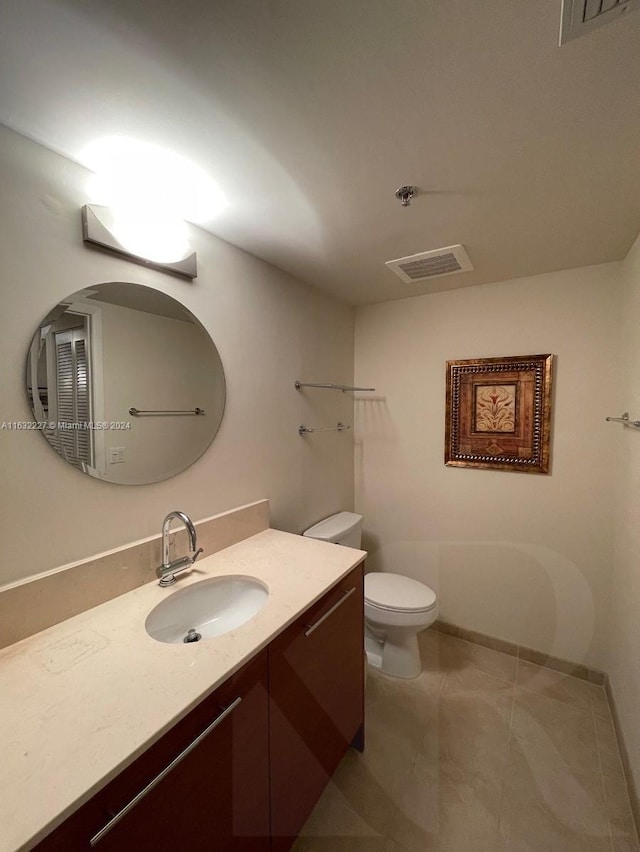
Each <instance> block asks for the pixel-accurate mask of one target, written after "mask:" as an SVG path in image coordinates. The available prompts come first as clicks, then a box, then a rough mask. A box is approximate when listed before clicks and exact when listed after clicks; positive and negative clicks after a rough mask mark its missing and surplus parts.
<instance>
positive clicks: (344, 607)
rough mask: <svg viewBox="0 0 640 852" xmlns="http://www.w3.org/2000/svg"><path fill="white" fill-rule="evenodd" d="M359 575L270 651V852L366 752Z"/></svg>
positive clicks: (284, 844) (277, 851)
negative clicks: (352, 749) (347, 758)
mask: <svg viewBox="0 0 640 852" xmlns="http://www.w3.org/2000/svg"><path fill="white" fill-rule="evenodd" d="M363 617H364V607H363V569H362V566H359V567H358V568H356V569H354V570H353V571H352V572H351V573H350V574H348V575H347V576H346V577H345V578H344V579H343V580H342V581H341V582H340V583H338V585H337V586H335V587H334V588H333V589H331V591H330V592H328V593H327V594H326V595H325V596H324V597H323V598H322V599H321V600H320V601H318V603H316V604H315V605H314V606H312V607H311V608H310V609H309V610H307V611H306V612H305V613H304V615H302V616H301V617H300V618H299V619H297V621H295V622H294V623H293V624H292V625H291V626H290V627H289V628H287V630H285V631H284V632H283V633H282V634H281V635H280V636H278V637H276V639H274V640H273V642H272V643H271V644H270V646H269V717H270V718H269V738H270V779H271V780H270V786H271V834H272V843H271V849H272V852H284V851H285V850H288V849H289V848H290V847H291V845H292V843H293V841H294V839H295V838H296V836H297V835H298V833H299V831H300V829H301V828H302V825H303V824H304V822H305V821H306V819H307V817H308V816H309V814H310V813H311V810H312V809H313V806H314V805H315V803H316V802H317V800H318V798H319V797H320V794H321V793H322V791H323V789H324V787H325V785H326V784H327V782H328V780H329V778H330V777H331V775H332V774H333V772H334V771H335V769H336V767H337V765H338V763H339V762H340V760H341V759H342V757H343V756H344V754H345V752H346V751H347V749H348V748H349V745H351V744H353V745H355V746H356V747H358V748H360V749H362V748H363V746H364V741H363V737H364V727H363V726H364V674H363V673H364V640H363Z"/></svg>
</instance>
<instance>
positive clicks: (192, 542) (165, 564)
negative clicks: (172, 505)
mask: <svg viewBox="0 0 640 852" xmlns="http://www.w3.org/2000/svg"><path fill="white" fill-rule="evenodd" d="M174 518H178V520H180V521H182V523H183V524H184V525H185V527H186V528H187V533H188V534H189V547H190V549H191V552H190V553H188V554H187V555H186V556H182V557H181V558H180V559H174V560H173V562H170V561H169V527H170V526H171V521H172V520H173V519H174ZM196 548H197V549H196ZM201 553H202V548H201V547H198V542H197V539H196V528H195V527H194V526H193V523H192V522H191V519H190V518H189V516H188V515H185V513H184V512H177V511H176V512H169V514H168V515H167V517H166V518H165V519H164V521H163V522H162V565H159V566H158V567H157V568H156V575H157V576H158V577H160V583H159V585H160V586H163V587H164V586H172V585H173V584H174V583H175V581H176V578H175V575H176V574H177V573H178V572H179V571H184V570H185V569H187V568H190V567H191V566H192V565H193V563H194V562H195V561H196V559H197V558H198V556H200V554H201Z"/></svg>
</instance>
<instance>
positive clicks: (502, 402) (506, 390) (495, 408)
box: [474, 385, 517, 432]
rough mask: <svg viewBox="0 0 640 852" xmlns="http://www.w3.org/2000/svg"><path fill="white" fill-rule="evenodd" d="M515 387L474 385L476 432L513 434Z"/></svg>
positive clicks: (514, 426)
mask: <svg viewBox="0 0 640 852" xmlns="http://www.w3.org/2000/svg"><path fill="white" fill-rule="evenodd" d="M516 388H517V385H475V387H474V391H475V405H474V417H475V424H474V429H475V431H476V432H515V428H516Z"/></svg>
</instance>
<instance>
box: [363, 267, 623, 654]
mask: <svg viewBox="0 0 640 852" xmlns="http://www.w3.org/2000/svg"><path fill="white" fill-rule="evenodd" d="M620 277H621V272H620V264H607V265H603V266H597V267H590V268H583V269H575V270H570V271H566V272H558V273H554V274H549V275H541V276H536V277H533V278H527V279H520V280H516V281H506V282H503V283H498V284H489V285H484V286H482V287H474V288H470V289H463V290H454V291H450V292H445V293H437V294H432V295H428V296H421V297H417V298H412V299H404V300H401V301H396V302H389V303H386V304H380V305H372V306H367V307H363V308H361V309H358V310H357V313H356V370H355V381H356V383H358V384H362V383H369V382H370V383H371V384H375V386H376V388H377V393H376V394H375V395H373V396H372V397H371V398H367V399H364V398H363V399H359V400H358V401H357V402H356V423H357V433H356V448H355V449H356V461H355V469H356V509H357V511H360V512H362V513H363V514H364V515H365V525H364V526H365V543H364V546H365V547H366V549H368V550H369V551H370V553H371V555H370V558H369V560H368V565H369V566H370V567H371V568H374V569H377V570H386V571H395V572H398V573H404V574H408V575H410V576H412V577H415V578H417V579H419V580H423V581H425V582H426V583H428V584H429V585H430V586H432V587H433V588H434V589H436V590H437V592H438V595H439V599H440V607H441V610H440V612H441V616H442V618H444V619H445V620H447V621H450V622H452V623H454V624H458V625H460V626H463V627H465V628H468V629H471V630H477V631H480V632H483V633H487V634H490V635H493V636H497V637H501V638H503V639H506V640H510V641H512V642H516V643H518V644H521V645H526V646H529V647H532V648H535V649H538V650H540V651H543V652H547V653H551V654H554V655H556V656H559V657H563V658H566V659H570V660H572V661H574V662H583V663H585V664H587V665H590V666H592V667H597V668H603V667H604V665H605V644H606V641H605V640H606V630H607V617H608V616H607V614H608V609H609V598H610V574H611V554H612V536H613V517H614V512H613V507H612V498H613V487H614V476H615V470H614V464H613V463H614V461H615V456H616V451H615V443H616V440H619V433H618V430H619V428H620V427H616V426H614V425H613V424H609V423H606V422H605V419H604V418H605V417H606V416H607V415H609V414H614V415H616V414H618V413H619V410H620V409H621V407H622V405H623V403H622V402H621V398H620V393H619V391H618V386H617V382H618V378H617V376H618V373H617V357H616V354H615V353H616V350H617V340H618V337H619V323H620V294H619V290H620V287H621V280H620ZM547 352H551V353H553V354H554V355H556V356H557V358H556V363H555V380H554V381H555V394H554V397H555V398H554V416H553V428H552V473H551V475H533V474H524V473H508V472H500V471H483V470H475V469H473V470H472V469H466V468H449V467H445V465H444V462H443V445H444V405H445V362H446V361H447V360H449V359H462V358H477V357H484V356H487V357H489V356H500V355H531V354H539V353H547ZM363 396H364V395H363ZM629 404H631V403H629ZM630 437H637V436H635V435H634V436H630Z"/></svg>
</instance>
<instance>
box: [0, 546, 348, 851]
mask: <svg viewBox="0 0 640 852" xmlns="http://www.w3.org/2000/svg"><path fill="white" fill-rule="evenodd" d="M364 556H365V554H364V553H363V552H362V551H357V550H353V549H350V548H343V547H337V546H335V545H329V544H326V543H324V542H319V541H310V540H308V539H303V538H302V537H300V536H294V535H290V534H288V533H282V532H278V531H276V530H271V529H269V530H265V531H264V532H261V533H259V534H258V535H254V536H252V537H250V538H248V539H246V540H245V541H241V542H239V543H238V544H235V545H233V546H231V547H228V548H226V549H225V550H222V551H220V552H219V553H216V554H214V555H212V556H209V557H206V558H203V559H202V560H201V561H200V562H199V563H198V566H197V567H198V570H197V571H196V570H193V571H192V573H191V575H189V576H185V577H184V578H183V579H182V580H180V581H179V583H177V584H176V586H175V587H173V589H175V590H176V591H178V590H180V589H182V588H185V587H186V586H188V585H190V584H194V583H197V582H198V581H199V580H203V579H207V578H212V577H217V576H225V575H238V576H251V577H255V578H256V579H258V580H259V581H260V582H262V583H264V584H265V585H266V586H267V588H268V591H269V598H268V601H267V603H266V605H265V606H264V607H263V608H262V609H261V610H260V612H258V613H257V615H255V616H254V617H253V618H252V619H251V620H250V621H249V622H247V623H246V624H244V625H243V626H241V627H239V628H237V629H235V630H232V631H231V632H229V633H226V634H224V635H222V636H219V637H215V638H212V639H206V640H202V641H200V642H197V643H193V644H182V643H180V644H169V643H164V642H158V641H156V640H154V639H152V638H151V637H150V636H149V635H148V634H147V633H146V631H145V629H144V621H145V617H146V615H147V614H148V612H150V611H151V610H152V609H153V608H154V606H156V605H157V603H158V602H161V601H162V600H163V599H164V598H165V597H166V596H167V595H171V594H173V593H175V592H174V590H173V589H172V590H170V591H168V590H166V589H160V588H159V587H158V586H157V584H147V585H146V586H142V587H140V588H138V589H135V590H134V591H132V592H128V593H127V594H125V595H121V596H120V597H119V598H116V599H114V600H112V601H109V602H108V603H106V604H102V605H101V606H98V607H95V608H94V609H92V610H89V611H87V612H85V613H82V614H81V615H79V616H76V617H75V618H73V619H69V620H68V621H66V622H63V623H62V624H59V625H56V626H55V627H52V628H50V629H48V630H45V631H43V632H41V633H39V634H37V635H36V636H32V637H30V638H28V639H25V640H23V641H22V642H19V643H16V644H15V645H13V646H10V647H9V648H6V649H4V650H3V651H1V652H0V675H4V678H3V680H4V682H5V683H6V684H7V687H8V690H6V691H5V697H6V696H9V700H10V701H11V700H12V699H15V700H16V701H19V699H20V697H22V700H23V706H22V708H21V707H20V706H19V705H18V704H17V703H16V704H15V705H11V704H9V705H8V706H7V707H4V706H3V708H2V713H1V718H0V721H1V722H2V724H3V729H4V730H5V731H11V734H10V736H9V742H8V744H7V746H6V747H5V746H4V745H3V746H2V755H1V757H2V759H3V765H4V769H5V773H6V776H5V777H8V778H11V779H12V783H11V784H10V785H9V790H8V793H7V795H6V796H5V797H4V801H2V802H0V824H2V826H3V832H2V837H0V850H2V852H16V850H37V852H52V850H56V852H75V850H78V852H80V850H91V849H96V850H98V852H102V851H103V850H104V852H116V850H117V852H129V850H131V852H133V850H136V852H145V850H148V852H151V850H153V852H173V850H178V849H182V848H188V849H190V850H193V852H197V850H202V852H205V850H206V852H210V850H216V852H218V850H219V851H220V852H223V850H238V852H239V850H243V852H244V850H246V852H251V851H252V850H256V852H261V851H262V850H264V852H267V850H272V852H285V850H287V849H289V848H290V846H291V844H292V843H293V840H294V839H295V837H296V836H297V834H298V832H299V830H300V828H301V827H302V825H303V823H304V822H305V820H306V818H307V816H308V815H309V813H310V811H311V809H312V808H313V806H314V804H315V802H316V801H317V799H318V797H319V796H320V794H321V792H322V790H323V788H324V786H325V784H326V783H327V781H328V779H329V778H330V776H331V774H332V773H333V771H334V770H335V768H336V766H337V764H338V763H339V761H340V759H341V758H342V756H343V755H344V753H345V751H346V750H347V748H348V747H349V745H350V744H353V745H355V746H356V747H359V748H362V746H363V736H364V729H363V724H364V709H363V708H364V691H363V597H362V589H363V568H362V562H363V559H364ZM7 725H9V726H10V727H7Z"/></svg>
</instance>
